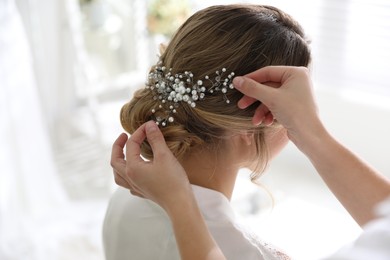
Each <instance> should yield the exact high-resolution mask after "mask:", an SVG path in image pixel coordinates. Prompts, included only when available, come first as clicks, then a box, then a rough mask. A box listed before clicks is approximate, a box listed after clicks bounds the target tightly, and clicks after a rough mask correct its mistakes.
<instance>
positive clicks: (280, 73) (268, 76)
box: [245, 66, 292, 83]
mask: <svg viewBox="0 0 390 260" xmlns="http://www.w3.org/2000/svg"><path fill="white" fill-rule="evenodd" d="M291 68H292V67H289V66H268V67H264V68H261V69H259V70H256V71H254V72H251V73H249V74H246V75H245V77H248V78H251V79H253V80H255V81H257V82H261V83H263V82H267V81H271V82H282V83H283V81H284V79H285V78H286V74H290V72H291Z"/></svg>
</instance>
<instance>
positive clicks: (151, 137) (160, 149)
mask: <svg viewBox="0 0 390 260" xmlns="http://www.w3.org/2000/svg"><path fill="white" fill-rule="evenodd" d="M145 128H146V136H147V138H148V142H149V144H150V146H151V147H152V151H153V157H154V159H156V160H158V158H159V157H160V156H161V155H166V154H167V153H170V152H171V151H170V150H169V148H168V146H167V143H166V142H165V139H164V136H163V134H162V133H161V131H160V129H159V128H158V126H157V125H156V123H154V122H152V121H150V122H147V123H146V126H145Z"/></svg>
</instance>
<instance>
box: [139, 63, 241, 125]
mask: <svg viewBox="0 0 390 260" xmlns="http://www.w3.org/2000/svg"><path fill="white" fill-rule="evenodd" d="M224 73H226V68H222V69H221V71H216V72H215V75H216V76H215V77H214V78H211V77H209V76H205V77H204V79H203V80H202V79H197V80H195V77H194V75H193V74H192V72H190V71H185V72H184V73H176V74H172V69H171V68H170V69H168V68H166V67H165V66H163V64H162V62H161V61H159V62H158V64H157V66H156V67H155V68H154V69H153V71H152V72H150V73H149V77H148V82H147V83H146V88H147V89H150V90H151V91H152V92H153V94H154V96H153V99H154V100H156V101H158V102H159V104H158V105H156V107H155V108H153V109H152V111H151V112H152V113H153V114H155V113H156V112H157V111H159V110H163V113H159V115H160V114H165V115H166V116H164V117H161V116H155V118H154V121H155V122H156V124H157V125H161V126H163V127H164V126H166V125H167V124H168V123H172V122H174V121H175V119H174V114H175V113H176V109H177V108H178V107H179V104H180V103H181V102H185V103H187V104H188V105H190V106H191V107H193V108H194V107H196V102H198V101H201V100H203V99H204V98H205V96H206V95H211V94H214V93H218V92H221V93H222V94H223V98H224V100H225V102H226V103H227V104H229V103H230V100H229V99H228V98H227V96H226V93H227V91H228V90H229V89H233V88H234V86H233V84H232V80H233V77H234V72H231V73H229V74H228V75H227V77H225V78H223V75H224Z"/></svg>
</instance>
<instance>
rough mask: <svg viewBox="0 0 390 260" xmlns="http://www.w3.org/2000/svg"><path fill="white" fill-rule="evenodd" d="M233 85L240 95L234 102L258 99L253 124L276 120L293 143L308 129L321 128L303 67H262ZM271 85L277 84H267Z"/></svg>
mask: <svg viewBox="0 0 390 260" xmlns="http://www.w3.org/2000/svg"><path fill="white" fill-rule="evenodd" d="M233 84H234V86H235V88H236V89H237V90H239V91H240V92H242V93H243V94H244V97H243V98H242V99H241V100H240V101H239V102H238V106H239V107H240V108H242V109H244V108H246V107H248V106H249V105H251V104H253V103H254V102H256V101H257V100H259V101H261V103H262V104H261V105H260V106H259V107H258V108H257V110H256V112H255V115H254V117H253V123H254V124H256V125H258V124H260V123H264V124H271V123H272V122H273V120H274V119H276V120H277V121H278V122H279V123H280V124H282V125H283V126H284V127H285V128H286V129H287V133H288V136H289V138H290V140H292V141H293V142H294V143H296V144H297V142H298V143H299V141H300V140H301V139H302V138H303V139H304V138H305V135H306V134H308V132H310V131H311V132H315V131H316V130H319V131H320V130H322V128H323V126H322V123H321V121H320V119H319V116H318V111H317V105H316V102H315V99H314V96H313V87H312V82H311V78H310V74H309V70H308V69H307V68H305V67H289V66H270V67H265V68H262V69H259V70H257V71H254V72H252V73H250V74H247V75H245V76H244V77H236V78H234V80H233ZM275 85H279V86H280V87H270V86H275Z"/></svg>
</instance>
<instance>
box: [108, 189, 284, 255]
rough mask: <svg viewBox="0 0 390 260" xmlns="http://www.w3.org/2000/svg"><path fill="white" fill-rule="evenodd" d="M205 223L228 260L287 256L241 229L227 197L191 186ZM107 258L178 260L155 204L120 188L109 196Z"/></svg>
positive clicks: (167, 225)
mask: <svg viewBox="0 0 390 260" xmlns="http://www.w3.org/2000/svg"><path fill="white" fill-rule="evenodd" d="M192 187H193V191H194V194H195V198H196V200H197V202H198V205H199V207H200V209H201V212H202V214H203V216H204V218H205V220H206V223H207V226H208V228H209V230H210V232H211V234H212V235H213V237H214V239H215V240H216V242H217V243H218V245H219V247H220V248H221V250H222V252H223V253H224V254H225V256H226V258H227V259H237V260H242V259H245V260H251V259H256V260H259V259H289V258H288V257H287V256H286V255H285V254H283V253H282V252H280V251H279V250H278V249H276V248H274V247H272V246H271V245H269V244H267V243H264V242H262V241H260V240H258V239H257V238H255V236H253V235H251V234H249V232H247V231H244V230H243V229H242V228H241V227H240V226H239V225H238V223H237V222H236V219H235V216H234V212H233V209H232V207H231V205H230V202H229V200H228V199H227V198H226V197H225V196H224V195H223V194H221V193H220V192H217V191H214V190H210V189H206V188H203V187H199V186H195V185H193V186H192ZM103 243H104V249H105V254H106V259H107V260H123V259H135V260H147V259H153V260H154V259H160V260H163V259H166V260H174V259H180V255H179V251H178V248H177V245H176V240H175V236H174V233H173V229H172V226H171V222H170V220H169V218H168V216H167V214H166V213H165V211H164V210H163V209H162V208H160V207H159V206H158V205H157V204H155V203H153V202H152V201H149V200H146V199H141V198H138V197H135V196H132V195H131V194H130V193H129V191H128V190H125V189H122V188H119V189H118V190H117V191H116V192H115V193H114V195H113V196H112V198H111V201H110V203H109V206H108V209H107V213H106V218H105V221H104V227H103Z"/></svg>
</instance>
